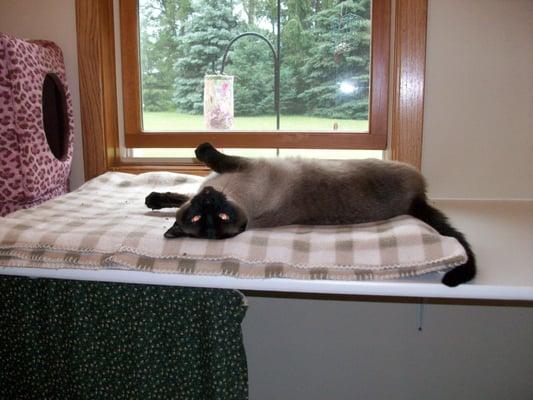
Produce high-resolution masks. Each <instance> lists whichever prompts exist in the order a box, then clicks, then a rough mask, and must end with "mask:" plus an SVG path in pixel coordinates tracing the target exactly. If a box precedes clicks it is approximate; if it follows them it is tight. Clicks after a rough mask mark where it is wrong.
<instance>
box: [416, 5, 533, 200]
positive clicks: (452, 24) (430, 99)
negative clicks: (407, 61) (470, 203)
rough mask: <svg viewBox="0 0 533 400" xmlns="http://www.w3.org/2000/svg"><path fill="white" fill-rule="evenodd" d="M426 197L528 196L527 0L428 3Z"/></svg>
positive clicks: (532, 97)
mask: <svg viewBox="0 0 533 400" xmlns="http://www.w3.org/2000/svg"><path fill="white" fill-rule="evenodd" d="M426 73H427V75H426V93H425V104H424V106H425V110H424V113H425V118H424V138H423V154H422V171H423V173H424V175H426V178H427V180H428V183H429V191H430V195H431V196H432V197H446V198H449V197H452V198H453V197H458V198H489V199H490V198H503V199H533V1H531V0H508V1H505V0H430V2H429V15H428V41H427V63H426Z"/></svg>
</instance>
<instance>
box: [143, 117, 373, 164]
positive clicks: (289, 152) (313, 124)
mask: <svg viewBox="0 0 533 400" xmlns="http://www.w3.org/2000/svg"><path fill="white" fill-rule="evenodd" d="M143 117H144V129H145V130H146V131H180V130H181V131H186V130H193V131H194V130H204V129H205V126H204V119H203V116H202V115H188V114H178V113H175V112H144V115H143ZM335 122H336V123H337V124H338V125H339V130H341V131H342V130H350V131H359V132H361V131H366V130H367V129H368V121H362V120H335V119H331V118H318V117H307V116H301V115H282V116H281V119H280V125H281V129H284V130H299V131H316V130H331V129H332V128H333V124H334V123H335ZM234 129H236V130H275V129H276V118H275V117H274V116H261V117H237V118H235V127H234ZM223 151H224V152H225V153H226V154H235V155H242V156H246V157H276V156H277V155H279V156H281V157H288V156H299V157H314V158H327V159H355V158H383V152H382V151H380V150H323V149H279V151H276V149H223ZM132 155H133V157H145V158H169V159H175V158H193V157H194V149H189V148H180V149H171V148H165V149H159V148H145V149H133V152H132Z"/></svg>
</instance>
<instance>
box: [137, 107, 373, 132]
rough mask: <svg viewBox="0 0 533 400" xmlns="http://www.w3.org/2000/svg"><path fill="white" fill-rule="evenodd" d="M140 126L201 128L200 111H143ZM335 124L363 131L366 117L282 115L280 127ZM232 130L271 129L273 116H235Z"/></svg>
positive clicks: (312, 128) (314, 128) (317, 127)
mask: <svg viewBox="0 0 533 400" xmlns="http://www.w3.org/2000/svg"><path fill="white" fill-rule="evenodd" d="M143 118H144V120H143V122H144V129H145V130H146V131H186V130H204V129H205V124H204V118H203V116H202V115H189V114H178V113H176V112H171V111H169V112H144V114H143ZM335 123H337V124H338V130H340V131H358V132H361V131H366V130H367V129H368V121H366V120H351V119H333V118H319V117H308V116H303V115H282V116H281V117H280V129H282V130H298V131H317V130H318V131H320V130H332V129H333V125H334V124H335ZM234 129H235V130H275V129H276V117H275V116H259V117H236V118H235V126H234Z"/></svg>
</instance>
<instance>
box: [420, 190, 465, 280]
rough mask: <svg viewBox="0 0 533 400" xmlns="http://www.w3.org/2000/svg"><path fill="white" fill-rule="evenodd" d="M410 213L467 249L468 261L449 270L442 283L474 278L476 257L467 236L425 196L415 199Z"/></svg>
mask: <svg viewBox="0 0 533 400" xmlns="http://www.w3.org/2000/svg"><path fill="white" fill-rule="evenodd" d="M410 214H411V215H412V216H413V217H415V218H418V219H420V220H422V221H424V222H425V223H426V224H428V225H430V226H431V227H433V228H434V229H435V230H436V231H437V232H439V233H440V234H441V235H443V236H452V237H454V238H456V239H457V240H458V241H459V243H461V245H462V246H463V247H464V249H465V251H466V255H467V256H468V261H467V262H466V263H464V264H461V265H459V266H457V267H455V268H454V269H452V270H451V271H448V272H447V273H446V274H445V275H444V277H443V278H442V283H444V284H445V285H446V286H452V287H453V286H457V285H460V284H461V283H465V282H468V281H469V280H471V279H472V278H474V276H475V275H476V257H475V256H474V253H473V252H472V248H471V247H470V244H469V243H468V242H467V240H466V238H465V236H464V235H463V234H462V233H461V232H459V231H458V230H457V229H455V228H454V227H453V226H451V225H450V223H449V221H448V218H447V217H446V216H445V215H444V214H443V213H442V212H441V211H439V210H437V209H436V208H434V207H432V206H430V205H429V204H428V203H427V200H426V198H425V197H424V198H416V199H415V200H413V203H412V205H411V209H410Z"/></svg>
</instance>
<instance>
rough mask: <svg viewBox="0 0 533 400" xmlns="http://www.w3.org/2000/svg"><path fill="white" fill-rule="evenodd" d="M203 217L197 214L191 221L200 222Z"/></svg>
mask: <svg viewBox="0 0 533 400" xmlns="http://www.w3.org/2000/svg"><path fill="white" fill-rule="evenodd" d="M201 219H202V216H201V215H195V216H194V217H192V218H191V222H198V221H200V220H201Z"/></svg>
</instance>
